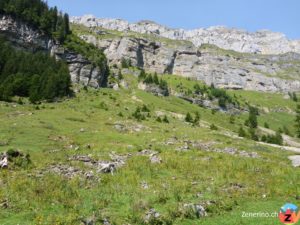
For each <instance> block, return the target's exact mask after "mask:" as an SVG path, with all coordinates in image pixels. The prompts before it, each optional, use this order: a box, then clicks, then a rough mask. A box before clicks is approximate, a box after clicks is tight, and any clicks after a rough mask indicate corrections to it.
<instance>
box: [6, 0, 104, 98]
mask: <svg viewBox="0 0 300 225" xmlns="http://www.w3.org/2000/svg"><path fill="white" fill-rule="evenodd" d="M0 14H3V15H9V16H11V17H12V18H14V19H16V20H19V21H22V22H24V23H26V24H28V25H30V26H31V27H33V28H35V29H36V30H38V31H39V32H40V33H42V34H43V35H46V36H47V37H49V38H50V39H52V40H53V41H54V43H56V44H58V45H61V46H63V47H64V48H65V49H66V50H69V51H72V52H75V53H76V54H81V55H82V56H84V57H85V58H86V59H88V60H89V61H91V63H92V64H93V66H95V67H98V68H99V69H100V70H101V71H102V72H103V73H104V74H105V76H108V74H109V69H108V66H107V59H106V56H105V55H104V53H103V52H102V51H101V50H99V49H97V48H96V47H94V46H92V45H90V44H87V43H85V42H83V41H82V40H80V39H79V38H78V37H76V36H75V35H73V34H72V32H71V30H70V24H69V15H68V14H67V13H63V12H60V11H58V9H57V7H49V6H48V4H47V3H46V2H44V1H41V0H1V1H0ZM0 57H1V58H0V82H1V85H0V100H2V101H12V99H13V97H14V96H19V97H29V100H30V101H31V102H32V103H36V102H38V101H40V100H48V101H53V100H55V99H57V98H61V97H63V96H69V95H70V94H71V79H70V75H69V70H68V65H67V64H66V63H65V62H59V61H57V60H55V58H54V57H51V56H50V54H49V53H48V54H46V53H41V52H36V53H32V52H26V51H24V50H20V49H15V48H14V46H13V45H12V44H11V43H9V42H8V41H7V40H6V39H5V37H4V36H1V37H0Z"/></svg>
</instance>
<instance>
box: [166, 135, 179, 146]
mask: <svg viewBox="0 0 300 225" xmlns="http://www.w3.org/2000/svg"><path fill="white" fill-rule="evenodd" d="M177 142H178V138H177V137H175V136H174V137H171V138H170V139H168V140H167V141H166V142H165V144H166V145H175V144H176V143H177Z"/></svg>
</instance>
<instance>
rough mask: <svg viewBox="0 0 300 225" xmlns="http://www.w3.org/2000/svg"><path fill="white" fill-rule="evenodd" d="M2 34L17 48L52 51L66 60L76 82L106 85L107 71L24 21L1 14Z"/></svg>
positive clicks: (89, 84)
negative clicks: (56, 42)
mask: <svg viewBox="0 0 300 225" xmlns="http://www.w3.org/2000/svg"><path fill="white" fill-rule="evenodd" d="M0 34H4V35H5V37H7V38H8V40H9V41H10V42H12V43H13V45H14V46H15V47H16V48H22V49H25V50H29V51H33V52H35V51H38V50H39V51H40V50H41V51H46V52H51V54H52V55H53V56H55V57H56V58H57V59H62V60H65V61H66V62H67V63H68V65H69V70H70V75H71V80H72V82H74V83H81V84H83V85H85V86H92V87H95V88H98V87H102V86H105V85H106V78H107V77H106V75H105V71H101V70H100V69H99V68H98V67H95V66H93V64H92V63H91V62H90V61H88V60H87V59H86V58H84V57H83V56H82V55H80V54H76V53H74V52H70V51H68V50H66V49H64V48H63V47H62V46H60V45H58V44H55V42H54V41H53V40H51V39H50V38H49V37H47V36H46V35H44V34H42V33H41V32H40V31H39V30H37V29H34V28H33V27H31V26H29V25H27V24H26V23H24V22H22V21H19V20H16V19H13V18H12V17H10V16H7V15H0Z"/></svg>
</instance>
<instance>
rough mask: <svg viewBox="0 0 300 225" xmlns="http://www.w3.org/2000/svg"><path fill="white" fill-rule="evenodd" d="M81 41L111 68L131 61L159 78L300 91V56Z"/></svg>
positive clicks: (164, 43)
mask: <svg viewBox="0 0 300 225" xmlns="http://www.w3.org/2000/svg"><path fill="white" fill-rule="evenodd" d="M91 31H95V34H81V35H80V37H81V38H82V39H83V40H85V41H87V42H89V43H92V44H94V45H95V46H97V47H99V48H100V49H102V50H103V51H104V53H105V54H106V56H107V58H108V60H109V62H110V64H120V62H121V60H122V59H123V58H126V59H130V60H131V62H132V64H133V65H134V66H138V67H141V68H144V69H145V70H147V71H150V72H157V73H159V74H166V73H167V74H176V75H180V76H184V77H190V78H193V79H197V80H202V81H204V82H205V83H206V84H208V85H210V84H212V83H213V84H214V85H215V86H217V87H219V88H230V89H245V90H257V91H265V92H288V91H299V90H300V81H299V78H300V77H299V73H300V55H299V54H297V53H286V54H282V55H260V54H249V53H238V52H234V51H229V50H224V49H220V48H218V47H216V46H213V45H203V46H202V47H200V48H197V47H195V46H194V45H193V44H191V43H188V42H181V41H168V40H164V39H156V40H152V39H150V38H141V37H133V36H131V35H130V36H129V35H126V34H125V33H124V34H123V35H122V36H118V37H113V38H112V37H106V36H103V37H102V35H98V34H97V33H98V29H91Z"/></svg>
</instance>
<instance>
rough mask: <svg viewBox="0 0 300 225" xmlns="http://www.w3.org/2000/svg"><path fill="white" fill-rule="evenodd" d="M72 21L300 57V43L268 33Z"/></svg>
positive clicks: (87, 18) (89, 18)
mask: <svg viewBox="0 0 300 225" xmlns="http://www.w3.org/2000/svg"><path fill="white" fill-rule="evenodd" d="M72 21H73V22H74V23H77V24H82V25H84V26H87V27H102V28H105V29H109V30H117V31H121V32H130V31H132V32H137V33H141V34H151V35H155V36H160V37H165V38H169V39H173V40H188V41H191V42H192V43H193V44H194V45H195V46H196V47H200V46H201V45H202V44H213V45H216V46H218V47H220V48H223V49H229V50H234V51H238V52H247V53H261V54H282V53H287V52H297V53H300V40H294V41H291V40H289V39H288V38H287V37H286V36H285V35H284V34H282V33H277V32H271V31H268V30H261V31H258V32H253V33H250V32H247V31H244V30H240V29H232V28H226V27H222V26H215V27H210V28H207V29H204V28H200V29H194V30H184V29H171V28H168V27H166V26H162V25H160V24H157V23H155V22H152V21H140V22H138V23H129V22H127V21H125V20H120V19H98V18H96V17H94V16H92V15H86V16H83V17H73V18H72Z"/></svg>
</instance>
